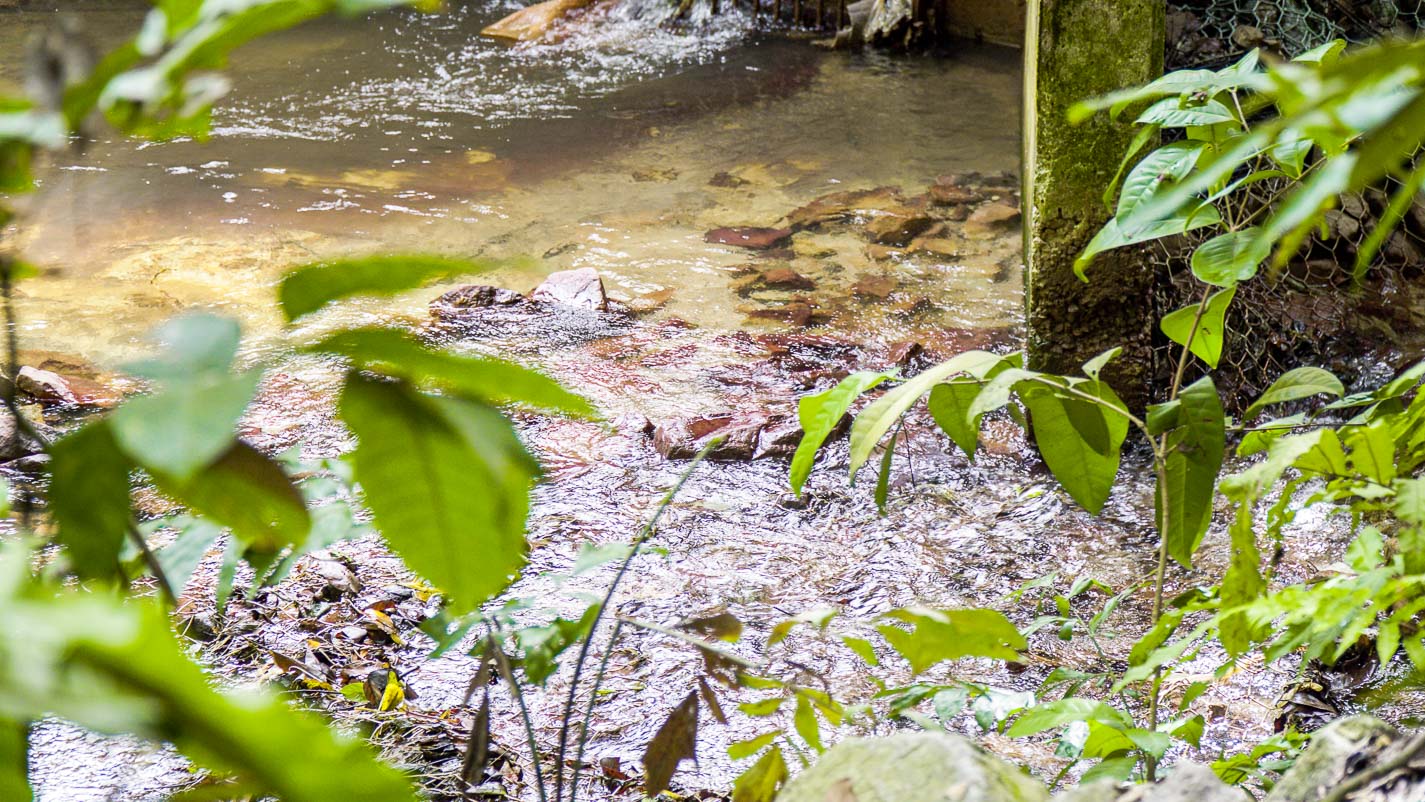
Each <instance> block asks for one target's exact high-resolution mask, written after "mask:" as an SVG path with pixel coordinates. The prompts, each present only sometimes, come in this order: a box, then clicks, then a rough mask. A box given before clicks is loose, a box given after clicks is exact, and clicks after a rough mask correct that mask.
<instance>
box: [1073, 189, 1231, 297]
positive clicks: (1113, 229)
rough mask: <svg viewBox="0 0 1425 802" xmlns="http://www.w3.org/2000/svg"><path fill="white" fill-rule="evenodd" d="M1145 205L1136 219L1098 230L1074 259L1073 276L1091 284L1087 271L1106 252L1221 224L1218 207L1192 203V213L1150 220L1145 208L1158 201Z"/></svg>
mask: <svg viewBox="0 0 1425 802" xmlns="http://www.w3.org/2000/svg"><path fill="white" fill-rule="evenodd" d="M1142 204H1143V205H1142V206H1139V207H1137V208H1136V209H1135V210H1134V214H1133V215H1132V218H1133V219H1131V220H1128V219H1122V220H1121V219H1120V218H1117V217H1114V218H1112V219H1110V220H1109V221H1108V222H1107V223H1104V224H1103V228H1101V229H1099V232H1098V233H1097V234H1095V235H1094V237H1093V239H1091V240H1089V244H1088V245H1086V246H1084V251H1083V253H1081V254H1079V256H1078V258H1077V259H1075V260H1074V275H1076V276H1078V277H1079V279H1080V280H1083V281H1088V277H1087V275H1086V271H1087V270H1088V266H1089V264H1090V263H1091V262H1093V258H1094V257H1095V256H1097V255H1099V254H1100V253H1103V252H1104V251H1111V250H1113V249H1114V248H1122V247H1124V246H1125V245H1136V244H1138V243H1140V242H1149V241H1151V240H1155V239H1162V238H1163V237H1171V236H1174V235H1176V234H1186V233H1187V232H1189V231H1195V230H1197V229H1199V228H1204V227H1206V226H1215V225H1217V224H1218V223H1221V222H1222V214H1221V213H1220V212H1218V211H1217V207H1215V206H1211V205H1203V204H1193V205H1192V208H1191V209H1190V210H1189V211H1184V212H1180V213H1177V214H1169V215H1167V216H1164V217H1161V218H1154V217H1149V216H1148V215H1147V214H1146V213H1145V212H1143V211H1142V209H1144V208H1145V207H1149V206H1152V207H1156V206H1158V205H1159V202H1158V201H1156V200H1149V199H1145V200H1144V201H1143V202H1142ZM1140 218H1141V219H1140Z"/></svg>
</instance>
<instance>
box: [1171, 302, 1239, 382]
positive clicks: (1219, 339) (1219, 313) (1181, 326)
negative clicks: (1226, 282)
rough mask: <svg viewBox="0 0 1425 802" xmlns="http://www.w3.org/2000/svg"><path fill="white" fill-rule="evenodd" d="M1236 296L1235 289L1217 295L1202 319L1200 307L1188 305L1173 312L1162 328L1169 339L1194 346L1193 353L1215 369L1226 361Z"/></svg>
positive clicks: (1208, 303)
mask: <svg viewBox="0 0 1425 802" xmlns="http://www.w3.org/2000/svg"><path fill="white" fill-rule="evenodd" d="M1236 293H1237V290H1236V288H1235V287H1229V288H1228V289H1225V290H1220V291H1218V292H1215V293H1213V294H1212V296H1211V297H1209V298H1208V299H1207V307H1206V308H1205V309H1203V310H1202V315H1201V317H1199V316H1198V309H1199V308H1200V307H1199V305H1193V306H1187V307H1183V308H1182V309H1179V310H1177V311H1176V312H1172V313H1169V314H1168V315H1167V316H1165V317H1164V318H1163V319H1162V321H1161V322H1160V323H1159V324H1158V325H1159V326H1160V327H1161V328H1162V330H1163V333H1164V334H1166V335H1168V339H1170V340H1172V341H1173V342H1175V343H1177V344H1178V345H1183V346H1187V345H1188V344H1189V343H1191V346H1190V347H1191V350H1192V353H1193V354H1194V355H1195V356H1197V358H1198V359H1201V360H1202V361H1203V362H1206V363H1207V365H1208V367H1212V368H1215V367H1217V363H1218V362H1219V361H1220V360H1221V359H1222V343H1223V340H1224V339H1225V337H1226V334H1227V324H1226V317H1227V306H1228V305H1229V304H1231V303H1232V297H1233V296H1234V295H1236Z"/></svg>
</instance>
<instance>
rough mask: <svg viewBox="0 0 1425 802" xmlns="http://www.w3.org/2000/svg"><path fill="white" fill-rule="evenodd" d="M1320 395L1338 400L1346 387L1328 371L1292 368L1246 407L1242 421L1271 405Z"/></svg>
mask: <svg viewBox="0 0 1425 802" xmlns="http://www.w3.org/2000/svg"><path fill="white" fill-rule="evenodd" d="M1322 393H1325V394H1327V395H1330V396H1333V397H1335V398H1340V397H1341V396H1343V395H1345V394H1346V387H1345V386H1344V385H1342V384H1341V380H1340V379H1338V378H1336V377H1335V376H1334V375H1332V374H1331V372H1330V371H1326V370H1322V369H1321V368H1313V367H1301V368H1293V369H1291V370H1289V371H1287V372H1286V373H1283V374H1282V375H1280V376H1278V377H1277V380H1276V381H1274V382H1272V386H1270V387H1268V388H1267V390H1266V392H1264V393H1262V395H1261V397H1260V398H1258V399H1257V400H1256V401H1253V402H1252V405H1251V406H1249V407H1247V411H1246V412H1244V413H1242V419H1243V420H1244V421H1250V420H1252V419H1253V418H1255V417H1256V416H1257V413H1258V412H1261V411H1262V408H1263V407H1268V406H1271V405H1272V404H1281V403H1285V402H1287V401H1298V400H1300V399H1303V398H1310V397H1311V396H1313V395H1319V394H1322Z"/></svg>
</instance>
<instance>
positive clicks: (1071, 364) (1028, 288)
mask: <svg viewBox="0 0 1425 802" xmlns="http://www.w3.org/2000/svg"><path fill="white" fill-rule="evenodd" d="M1164 11H1165V3H1164V0H1029V3H1028V16H1027V20H1026V26H1025V28H1026V30H1025V47H1024V194H1023V197H1024V206H1025V209H1024V256H1025V265H1026V267H1027V273H1026V277H1025V304H1026V307H1027V308H1026V318H1027V322H1028V330H1029V331H1028V334H1029V338H1028V339H1029V342H1028V348H1029V354H1028V356H1029V365H1030V367H1032V368H1034V369H1037V370H1044V371H1050V372H1055V373H1073V372H1076V371H1077V370H1078V368H1079V366H1080V365H1082V364H1083V363H1084V362H1085V361H1086V360H1088V359H1089V358H1091V357H1093V356H1095V355H1097V354H1099V353H1101V352H1103V351H1105V350H1107V349H1109V348H1112V347H1114V346H1119V345H1121V346H1123V355H1122V356H1121V357H1120V358H1119V359H1118V360H1117V362H1116V364H1115V365H1114V366H1112V368H1111V369H1110V370H1107V371H1105V378H1106V379H1108V381H1109V382H1110V383H1111V384H1112V385H1113V387H1114V389H1116V390H1117V391H1118V392H1119V394H1120V395H1122V396H1123V399H1124V401H1126V402H1127V403H1128V404H1129V405H1131V406H1133V407H1135V408H1141V407H1142V406H1143V405H1144V404H1145V403H1146V401H1147V398H1148V379H1149V372H1150V369H1151V359H1152V352H1151V342H1150V340H1151V333H1152V328H1151V327H1152V324H1153V321H1152V319H1151V317H1152V315H1151V311H1152V310H1151V306H1152V305H1151V297H1150V295H1151V292H1152V287H1153V282H1154V276H1153V272H1152V270H1151V268H1150V266H1149V265H1148V264H1147V263H1146V262H1145V260H1144V259H1143V258H1142V256H1141V252H1138V251H1135V250H1134V249H1132V248H1127V249H1121V250H1116V251H1110V252H1108V253H1105V254H1102V255H1100V256H1099V257H1098V258H1097V259H1096V260H1095V261H1094V264H1093V267H1091V268H1090V270H1089V283H1087V284H1085V283H1083V282H1081V281H1079V279H1078V278H1077V277H1075V276H1074V271H1073V264H1074V258H1075V257H1076V256H1077V255H1078V254H1079V252H1080V251H1081V250H1082V249H1083V247H1084V245H1085V244H1087V243H1088V241H1089V239H1091V238H1092V237H1093V235H1094V233H1095V232H1097V231H1098V229H1099V227H1100V226H1102V225H1103V223H1104V222H1105V221H1106V220H1107V219H1108V210H1107V209H1106V208H1105V205H1104V202H1103V191H1104V189H1105V188H1106V187H1107V186H1108V182H1109V181H1110V180H1111V179H1112V178H1113V173H1114V170H1115V169H1116V168H1117V167H1118V162H1119V160H1120V159H1122V158H1123V152H1124V150H1125V149H1127V147H1128V143H1129V140H1131V139H1132V136H1133V130H1132V128H1131V127H1130V125H1129V124H1128V123H1126V122H1120V123H1112V122H1110V121H1109V120H1108V118H1107V115H1098V116H1096V117H1094V118H1093V119H1091V120H1089V121H1087V122H1084V123H1082V124H1080V125H1076V126H1075V125H1070V124H1069V123H1068V120H1067V119H1066V117H1065V115H1066V113H1067V111H1068V109H1069V107H1070V106H1072V105H1073V104H1074V103H1076V102H1078V101H1080V100H1083V99H1085V98H1089V97H1093V96H1095V95H1101V94H1103V93H1105V92H1109V91H1112V90H1115V89H1121V88H1124V87H1127V86H1133V85H1136V84H1141V83H1146V82H1148V81H1150V80H1152V79H1154V78H1156V77H1158V76H1159V75H1161V74H1162V69H1163V47H1164V45H1163V36H1164V32H1163V20H1164Z"/></svg>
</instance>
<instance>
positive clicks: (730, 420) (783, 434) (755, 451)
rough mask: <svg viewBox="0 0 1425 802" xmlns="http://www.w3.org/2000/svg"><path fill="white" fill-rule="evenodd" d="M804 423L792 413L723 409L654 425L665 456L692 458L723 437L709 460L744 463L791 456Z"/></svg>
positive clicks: (655, 438)
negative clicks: (777, 413) (778, 413)
mask: <svg viewBox="0 0 1425 802" xmlns="http://www.w3.org/2000/svg"><path fill="white" fill-rule="evenodd" d="M801 436H802V430H801V425H800V424H798V423H797V422H796V420H795V419H793V418H792V417H791V416H789V415H772V414H768V413H766V412H722V413H716V414H712V415H701V416H697V417H692V418H674V419H671V420H665V421H662V422H661V423H658V424H657V425H655V426H654V427H653V447H654V448H655V449H656V450H657V451H658V453H659V454H661V455H662V456H663V458H664V459H691V458H693V457H695V456H697V455H698V453H699V452H700V451H702V450H703V449H704V448H706V447H707V446H708V444H709V443H711V442H712V441H713V440H714V439H715V438H719V437H720V438H722V442H720V443H718V444H717V445H716V446H715V447H714V448H713V450H712V451H710V452H708V459H711V460H719V461H724V462H743V461H747V460H753V459H762V458H764V457H785V456H790V455H791V453H792V451H794V450H795V449H796V446H797V443H798V442H800V441H801Z"/></svg>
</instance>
